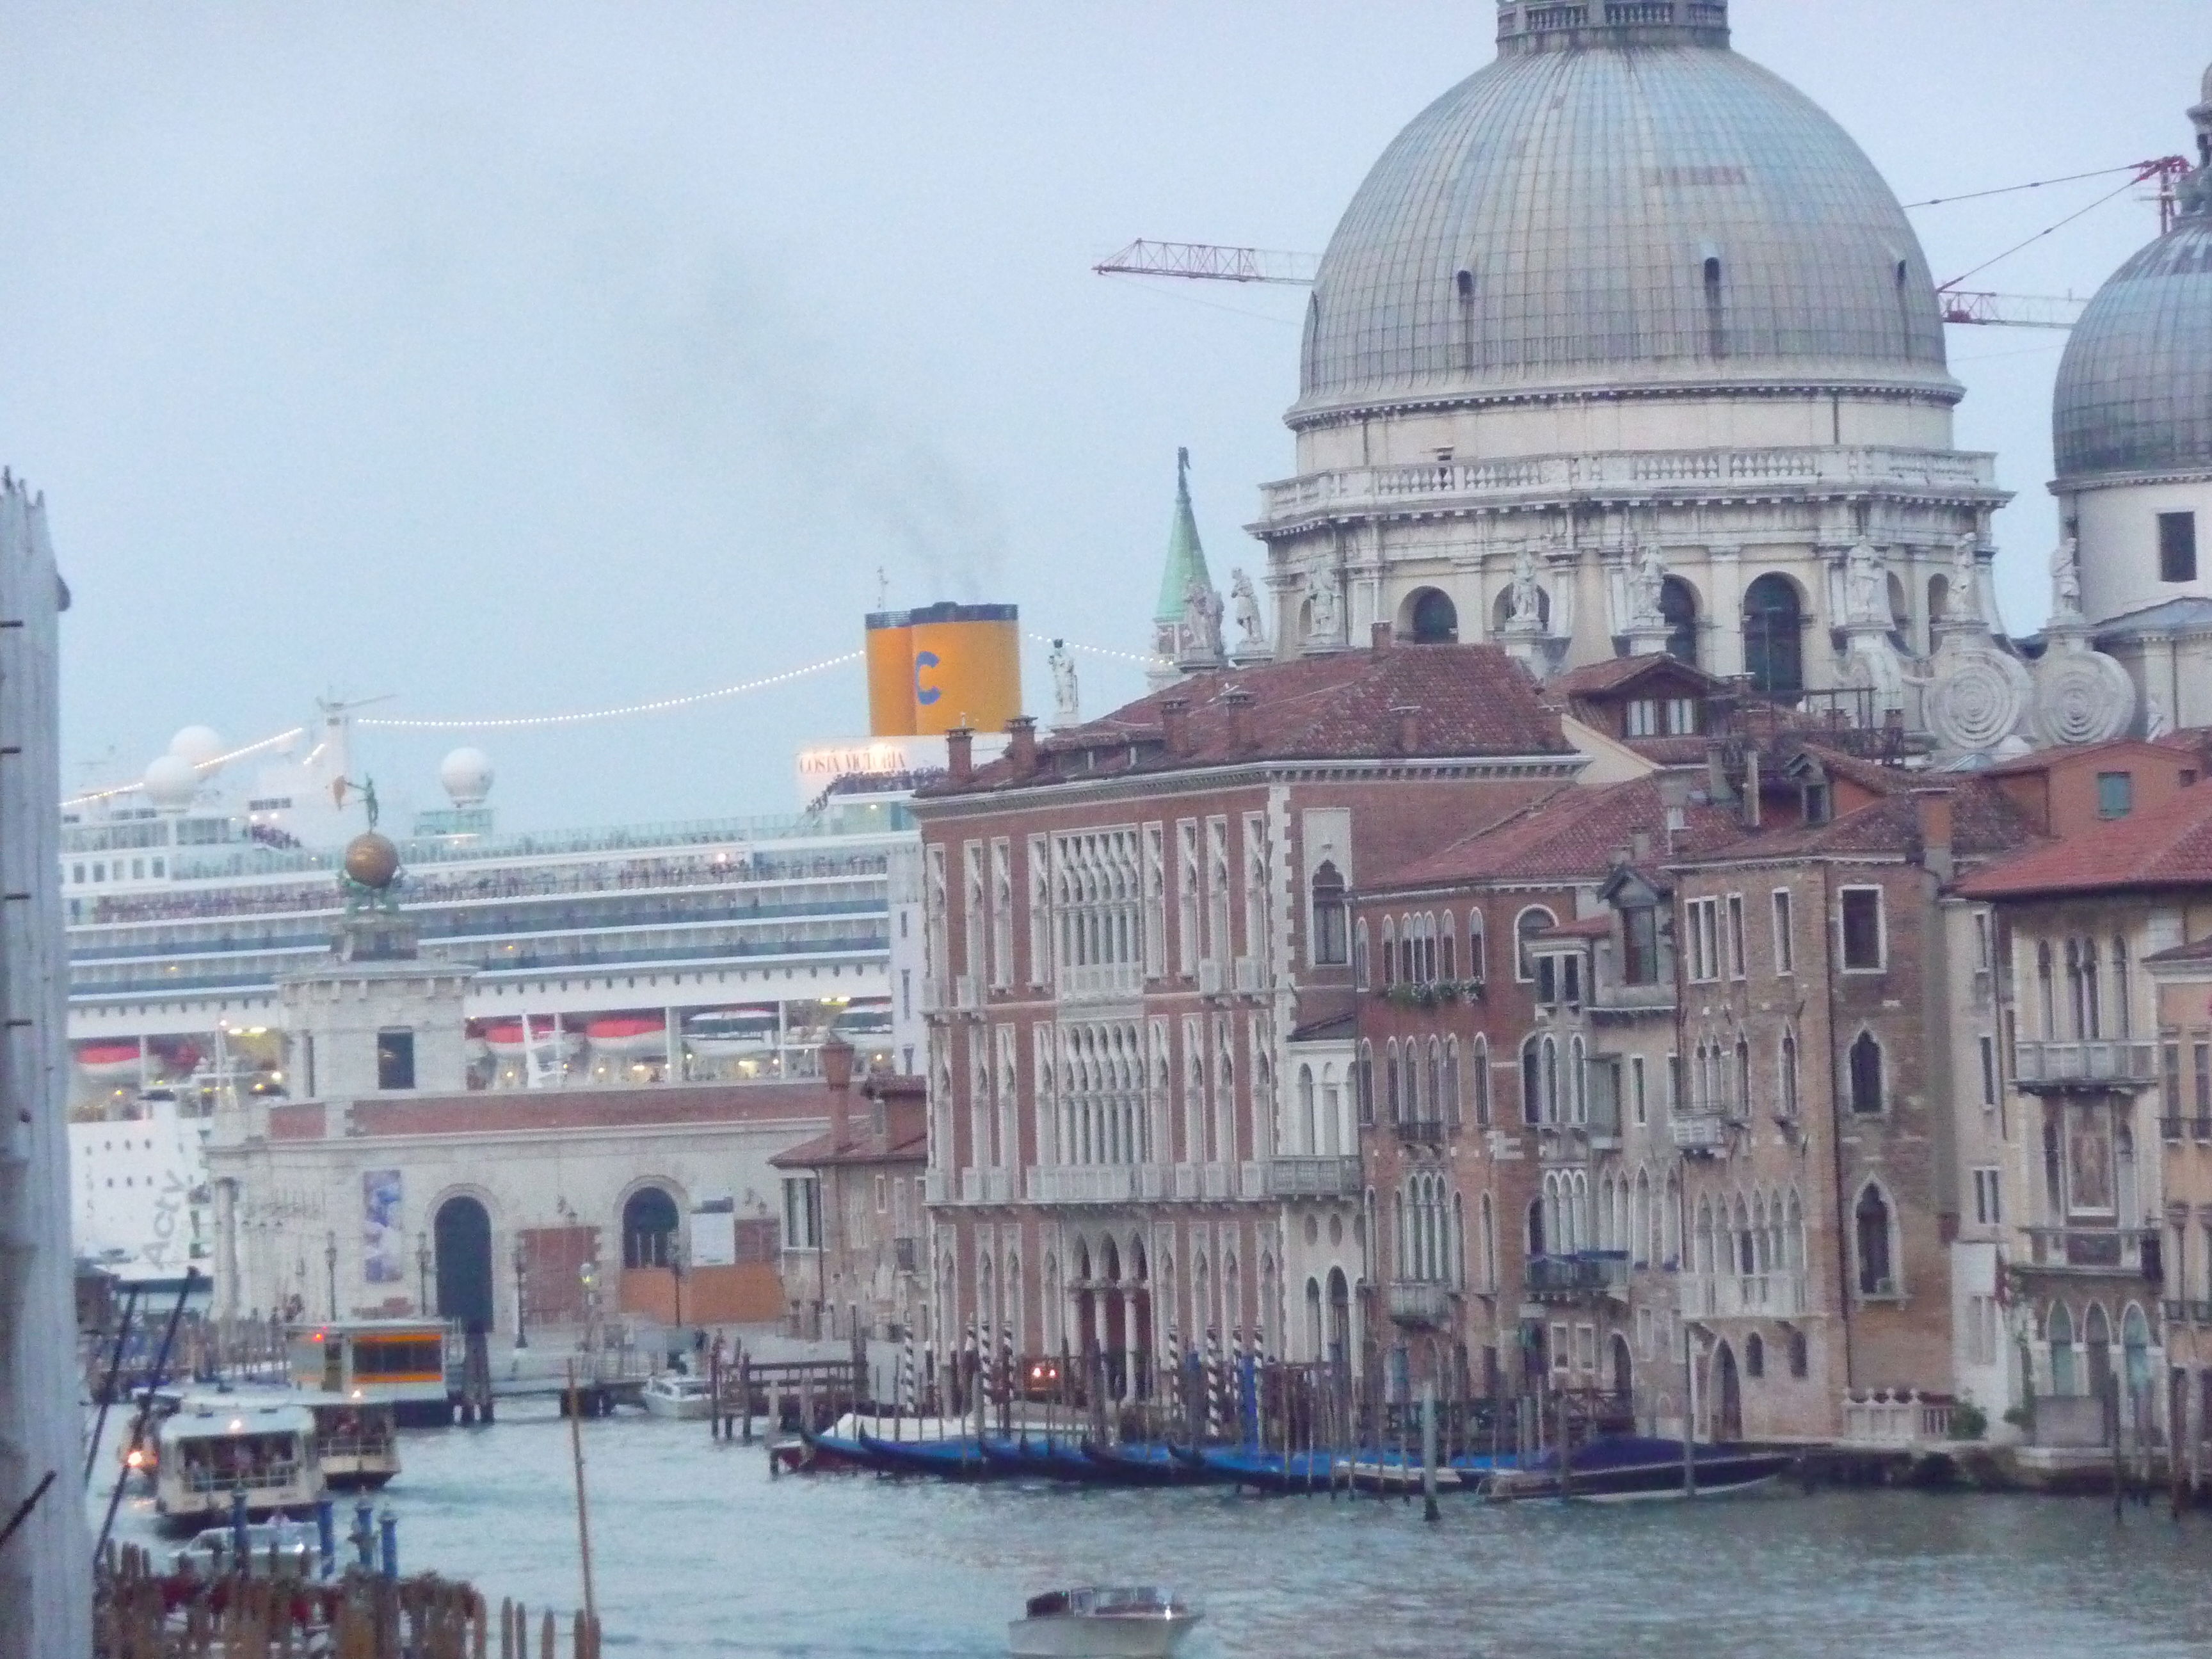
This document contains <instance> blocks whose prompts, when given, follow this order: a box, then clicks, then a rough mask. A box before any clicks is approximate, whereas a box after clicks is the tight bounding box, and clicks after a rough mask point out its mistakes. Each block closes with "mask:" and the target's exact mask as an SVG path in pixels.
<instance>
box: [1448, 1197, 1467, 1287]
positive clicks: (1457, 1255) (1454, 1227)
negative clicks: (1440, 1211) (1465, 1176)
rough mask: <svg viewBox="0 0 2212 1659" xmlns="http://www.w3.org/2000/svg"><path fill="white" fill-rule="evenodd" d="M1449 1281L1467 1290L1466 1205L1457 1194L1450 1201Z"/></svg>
mask: <svg viewBox="0 0 2212 1659" xmlns="http://www.w3.org/2000/svg"><path fill="white" fill-rule="evenodd" d="M1451 1281H1452V1284H1453V1285H1455V1287H1456V1288H1458V1289H1460V1290H1462V1291H1463V1290H1465V1289H1466V1288H1467V1204H1466V1200H1463V1199H1462V1197H1461V1196H1460V1195H1459V1194H1457V1193H1454V1194H1452V1201H1451Z"/></svg>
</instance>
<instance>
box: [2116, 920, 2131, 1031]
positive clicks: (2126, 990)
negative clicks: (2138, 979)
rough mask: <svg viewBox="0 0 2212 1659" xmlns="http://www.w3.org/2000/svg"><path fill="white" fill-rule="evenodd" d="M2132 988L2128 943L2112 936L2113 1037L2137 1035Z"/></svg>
mask: <svg viewBox="0 0 2212 1659" xmlns="http://www.w3.org/2000/svg"><path fill="white" fill-rule="evenodd" d="M2131 993H2132V987H2130V985H2129V983H2128V942H2127V940H2126V939H2123V938H2122V937H2121V936H2120V935H2118V934H2117V933H2115V934H2114V935H2113V936H2112V1035H2113V1036H2117V1037H2130V1036H2134V1035H2135V1023H2136V1022H2135V1009H2134V1008H2133V1006H2131V1005H2132V1003H2133V1001H2134V997H2133V995H2132V994H2131Z"/></svg>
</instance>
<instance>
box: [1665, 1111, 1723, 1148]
mask: <svg viewBox="0 0 2212 1659" xmlns="http://www.w3.org/2000/svg"><path fill="white" fill-rule="evenodd" d="M1668 1129H1669V1130H1670V1131H1671V1132H1672V1133H1673V1135H1674V1147H1675V1150H1676V1151H1678V1152H1689V1153H1692V1154H1693V1155H1696V1156H1699V1157H1706V1158H1710V1157H1712V1156H1713V1155H1714V1154H1716V1153H1719V1152H1726V1151H1727V1150H1728V1132H1729V1120H1728V1119H1727V1118H1725V1117H1723V1115H1721V1114H1720V1113H1718V1112H1686V1111H1677V1112H1675V1113H1674V1115H1673V1116H1672V1117H1671V1118H1670V1119H1669V1120H1668Z"/></svg>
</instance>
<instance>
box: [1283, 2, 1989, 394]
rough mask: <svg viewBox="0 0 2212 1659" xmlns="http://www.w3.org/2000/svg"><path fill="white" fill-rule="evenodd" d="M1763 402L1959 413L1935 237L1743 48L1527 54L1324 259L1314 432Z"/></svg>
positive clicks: (1422, 146) (1439, 121)
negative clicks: (1439, 404) (1578, 396)
mask: <svg viewBox="0 0 2212 1659" xmlns="http://www.w3.org/2000/svg"><path fill="white" fill-rule="evenodd" d="M1707 9H1709V10H1715V11H1717V10H1718V9H1717V8H1707ZM1721 38H1723V39H1724V36H1723V37H1721ZM1716 261H1717V264H1716V263H1714V262H1716ZM1747 382H1749V383H1754V384H1773V383H1777V382H1779V383H1784V384H1803V383H1807V382H1810V383H1813V384H1816V385H1820V386H1829V385H1838V384H1841V385H1849V386H1857V385H1867V384H1875V385H1883V386H1898V385H1902V386H1906V387H1909V388H1912V389H1915V390H1920V391H1925V392H1932V393H1934V394H1936V395H1937V396H1941V397H1943V398H1955V397H1956V396H1957V394H1958V387H1957V385H1956V383H1955V382H1954V381H1953V380H1951V379H1950V377H1949V375H1948V374H1947V373H1946V372H1945V369H1944V361H1943V326H1942V319H1941V318H1940V316H1939V314H1938V313H1937V310H1936V297H1935V293H1934V284H1933V283H1932V282H1931V280H1930V279H1929V274H1928V266H1927V261H1926V259H1925V258H1924V257H1923V254H1922V252H1921V250H1920V243H1919V239H1918V238H1917V237H1916V236H1915V235H1914V234H1913V231H1912V228H1911V225H1910V224H1909V223H1908V222H1906V220H1905V214H1904V212H1903V210H1901V209H1900V208H1899V206H1898V204H1897V199H1896V197H1894V196H1893V194H1892V193H1891V191H1890V190H1889V187H1888V185H1886V184H1885V183H1884V182H1883V181H1882V179H1881V174H1880V173H1877V172H1875V167H1874V165H1873V163H1872V162H1870V161H1868V160H1867V158H1866V155H1864V153H1863V152H1862V151H1861V150H1860V149H1859V148H1858V146H1857V144H1856V143H1853V142H1852V141H1851V139H1850V136H1849V135H1848V134H1846V133H1845V132H1844V130H1843V129H1842V128H1841V127H1839V126H1838V125H1836V123H1835V122H1834V121H1832V119H1830V118H1828V116H1827V115H1826V114H1825V113H1823V112H1821V110H1820V108H1819V107H1818V106H1815V105H1814V103H1813V102H1812V101H1811V100H1808V99H1807V98H1806V97H1805V96H1804V95H1803V94H1801V93H1799V92H1797V91H1796V89H1795V88H1791V87H1790V86H1789V85H1788V84H1786V83H1785V82H1783V81H1782V80H1781V79H1779V78H1778V76H1774V75H1771V74H1770V73H1769V72H1768V71H1766V70H1763V69H1761V68H1759V66H1758V65H1757V64H1753V63H1751V62H1749V61H1748V60H1747V59H1746V58H1741V57H1739V56H1737V55H1736V53H1735V52H1732V51H1730V50H1729V49H1728V48H1727V46H1724V45H1721V44H1718V43H1717V41H1713V42H1707V43H1692V42H1691V41H1689V40H1685V39H1673V40H1661V41H1659V42H1658V43H1656V44H1653V43H1650V42H1649V41H1647V40H1638V39H1635V38H1632V36H1631V35H1630V34H1628V33H1625V32H1615V31H1604V30H1599V29H1591V30H1589V31H1587V32H1585V33H1583V34H1581V35H1579V36H1577V39H1576V40H1575V41H1574V43H1573V44H1572V45H1571V47H1569V48H1568V49H1550V50H1524V51H1517V52H1511V51H1509V52H1507V53H1506V54H1505V55H1504V56H1501V57H1500V58H1498V60H1497V61H1496V62H1494V63H1492V64H1490V65H1489V66H1488V67H1486V68H1485V69H1482V70H1479V71H1477V72H1476V73H1475V74H1474V75H1473V76H1469V77H1468V79H1467V80H1465V81H1463V82H1461V83H1460V84H1459V85H1458V86H1456V87H1455V88H1453V89H1452V90H1451V91H1449V92H1448V93H1446V94H1444V95H1443V97H1442V98H1440V99H1438V100H1437V101H1436V102H1435V103H1434V104H1432V105H1431V106H1429V107H1428V108H1427V109H1426V110H1425V111H1424V112H1422V113H1421V114H1420V115H1419V117H1417V118H1415V119H1414V121H1413V124H1412V125H1410V126H1408V127H1407V129H1406V130H1405V131H1403V132H1401V133H1400V134H1399V135H1398V137H1397V138H1396V140H1395V142H1394V143H1392V144H1391V145H1390V147H1389V149H1388V150H1386V151H1384V152H1383V158H1382V160H1381V161H1377V162H1376V164H1375V167H1374V170H1373V171H1372V172H1370V173H1369V174H1368V176H1367V179H1366V181H1365V182H1364V184H1362V185H1360V187H1359V191H1358V195H1356V196H1355V197H1353V198H1352V205H1351V207H1350V208H1349V209H1348V210H1346V213H1345V216H1344V218H1343V220H1342V222H1340V224H1339V225H1338V226H1337V229H1336V234H1335V235H1334V237H1332V238H1331V239H1330V241H1329V245H1328V252H1327V253H1326V254H1325V255H1324V256H1323V257H1322V264H1321V270H1320V274H1319V276H1318V279H1317V281H1316V284H1315V289H1314V295H1313V300H1312V303H1311V306H1310V308H1309V311H1308V313H1307V319H1306V337H1305V349H1304V358H1303V362H1302V372H1301V376H1300V393H1301V395H1300V404H1299V409H1298V410H1296V411H1293V419H1296V418H1297V415H1298V414H1300V413H1304V412H1310V411H1316V410H1318V409H1321V408H1326V407H1328V406H1330V405H1342V404H1361V403H1364V402H1367V401H1369V400H1370V398H1375V397H1377V396H1382V397H1397V396H1403V395H1411V396H1413V397H1419V398H1449V397H1451V396H1452V395H1454V394H1455V393H1468V394H1473V395H1482V394H1486V393H1492V392H1516V391H1529V390H1536V389H1541V388H1543V387H1546V386H1562V387H1565V386H1622V387H1635V386H1674V385H1711V384H1716V383H1718V384H1742V383H1747Z"/></svg>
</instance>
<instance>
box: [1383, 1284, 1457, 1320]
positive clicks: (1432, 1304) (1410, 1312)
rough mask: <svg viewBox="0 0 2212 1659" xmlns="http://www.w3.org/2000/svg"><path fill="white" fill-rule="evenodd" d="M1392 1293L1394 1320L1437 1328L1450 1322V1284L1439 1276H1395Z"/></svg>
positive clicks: (1390, 1293)
mask: <svg viewBox="0 0 2212 1659" xmlns="http://www.w3.org/2000/svg"><path fill="white" fill-rule="evenodd" d="M1451 1304H1452V1293H1451V1286H1450V1285H1447V1284H1445V1283H1444V1282H1443V1280H1442V1279H1392V1280H1391V1281H1390V1284H1389V1306H1390V1318H1391V1320H1392V1322H1394V1323H1396V1324H1400V1325H1411V1326H1416V1327H1419V1328H1422V1329H1424V1330H1437V1329H1439V1328H1442V1327H1443V1326H1445V1325H1448V1324H1449V1323H1450V1322H1451Z"/></svg>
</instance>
